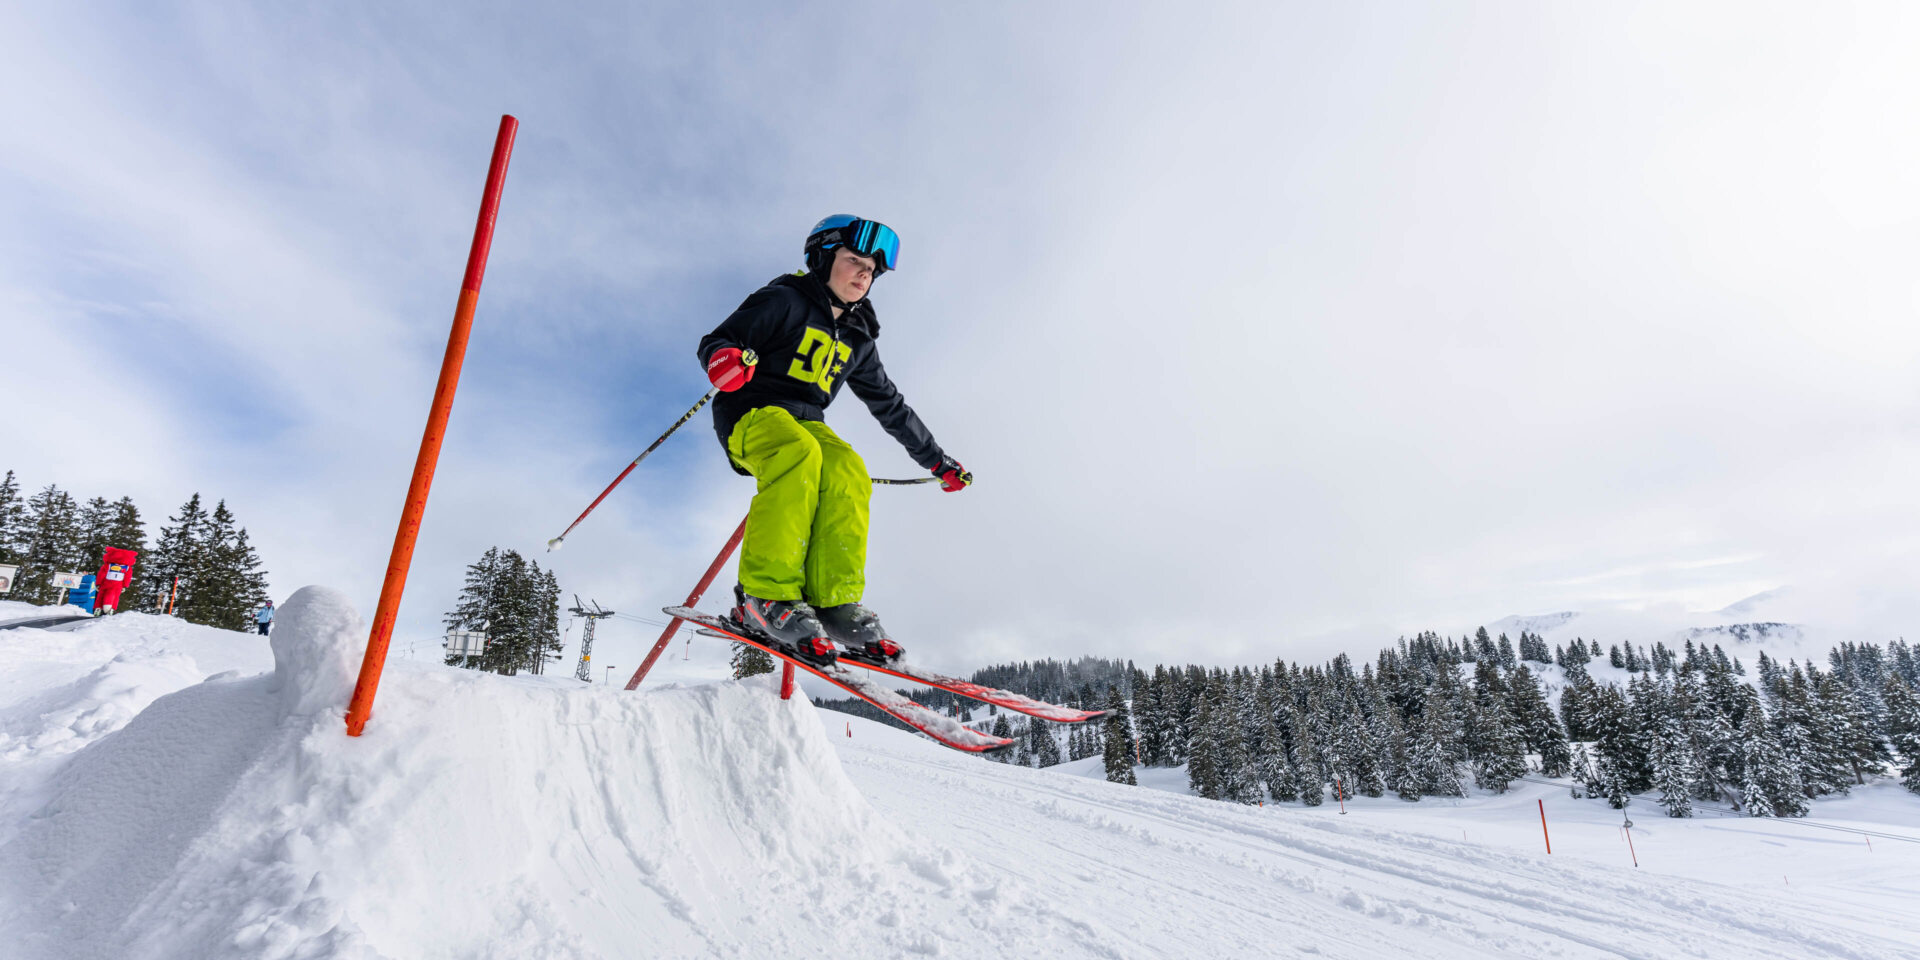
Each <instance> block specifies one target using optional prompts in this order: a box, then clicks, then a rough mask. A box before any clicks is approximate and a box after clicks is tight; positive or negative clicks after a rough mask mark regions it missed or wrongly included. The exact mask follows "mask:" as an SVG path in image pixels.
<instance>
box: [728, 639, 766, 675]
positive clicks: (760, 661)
mask: <svg viewBox="0 0 1920 960" xmlns="http://www.w3.org/2000/svg"><path fill="white" fill-rule="evenodd" d="M727 665H728V666H730V667H732V668H733V678H734V679H735V680H745V679H746V678H748V677H757V676H759V675H761V674H763V673H772V672H773V654H770V653H768V652H766V651H765V650H762V649H760V648H759V647H756V646H753V645H751V644H745V643H741V642H740V641H738V640H735V641H733V652H732V654H730V655H729V656H728V657H727Z"/></svg>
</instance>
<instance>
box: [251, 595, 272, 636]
mask: <svg viewBox="0 0 1920 960" xmlns="http://www.w3.org/2000/svg"><path fill="white" fill-rule="evenodd" d="M253 620H254V622H255V623H258V624H259V625H260V635H261V636H263V637H264V636H266V635H267V627H269V626H271V625H272V624H273V601H272V600H268V601H267V605H266V606H264V607H261V608H260V612H259V613H256V614H254V615H253Z"/></svg>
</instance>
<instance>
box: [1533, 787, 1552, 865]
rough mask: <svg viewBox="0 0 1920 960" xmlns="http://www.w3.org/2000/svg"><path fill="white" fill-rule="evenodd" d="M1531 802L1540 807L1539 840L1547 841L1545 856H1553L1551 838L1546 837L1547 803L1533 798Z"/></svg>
mask: <svg viewBox="0 0 1920 960" xmlns="http://www.w3.org/2000/svg"><path fill="white" fill-rule="evenodd" d="M1533 802H1535V803H1537V804H1539V805H1540V838H1541V839H1543V840H1545V841H1547V856H1553V838H1552V837H1549V836H1547V801H1545V800H1543V799H1541V798H1539V797H1535V798H1534V801H1533Z"/></svg>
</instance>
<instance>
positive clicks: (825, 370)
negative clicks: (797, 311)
mask: <svg viewBox="0 0 1920 960" xmlns="http://www.w3.org/2000/svg"><path fill="white" fill-rule="evenodd" d="M852 356H853V346H852V345H851V344H847V343H841V342H839V341H837V340H835V339H834V338H833V335H832V334H830V333H828V332H826V331H825V330H822V329H820V328H819V327H808V328H807V335H806V336H805V337H803V338H801V340H800V348H799V349H798V350H796V351H794V359H793V363H792V364H790V365H789V366H788V367H787V376H789V377H792V378H794V379H795V380H799V381H801V382H803V383H811V384H814V385H815V386H818V387H819V388H820V389H822V390H825V391H826V392H828V393H829V394H831V393H832V392H833V381H834V378H836V377H838V376H840V371H842V370H845V369H846V366H847V359H848V358H849V357H852Z"/></svg>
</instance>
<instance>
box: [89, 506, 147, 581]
mask: <svg viewBox="0 0 1920 960" xmlns="http://www.w3.org/2000/svg"><path fill="white" fill-rule="evenodd" d="M104 540H105V544H104V546H105V547H119V548H120V549H122V550H132V551H133V552H134V553H136V554H138V555H139V556H138V558H137V559H136V560H135V561H134V564H133V576H132V577H131V578H129V579H128V580H127V585H126V586H125V587H123V588H121V594H120V605H121V606H122V607H129V606H131V604H132V603H134V602H135V601H137V600H138V599H139V598H141V597H144V596H146V595H148V594H149V593H150V592H151V589H150V588H149V587H148V586H147V583H148V579H149V578H148V577H147V567H148V565H149V562H148V559H147V525H146V524H145V523H143V522H142V521H141V519H140V508H139V507H136V506H134V504H133V498H132V497H121V498H120V499H119V500H118V501H117V502H115V503H114V505H113V519H112V520H110V521H108V523H107V529H106V534H105V537H104ZM105 552H106V551H105V550H104V548H103V549H102V551H101V553H102V555H103V556H104V554H105ZM94 569H95V570H98V569H99V565H98V562H96V563H95V566H94Z"/></svg>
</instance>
